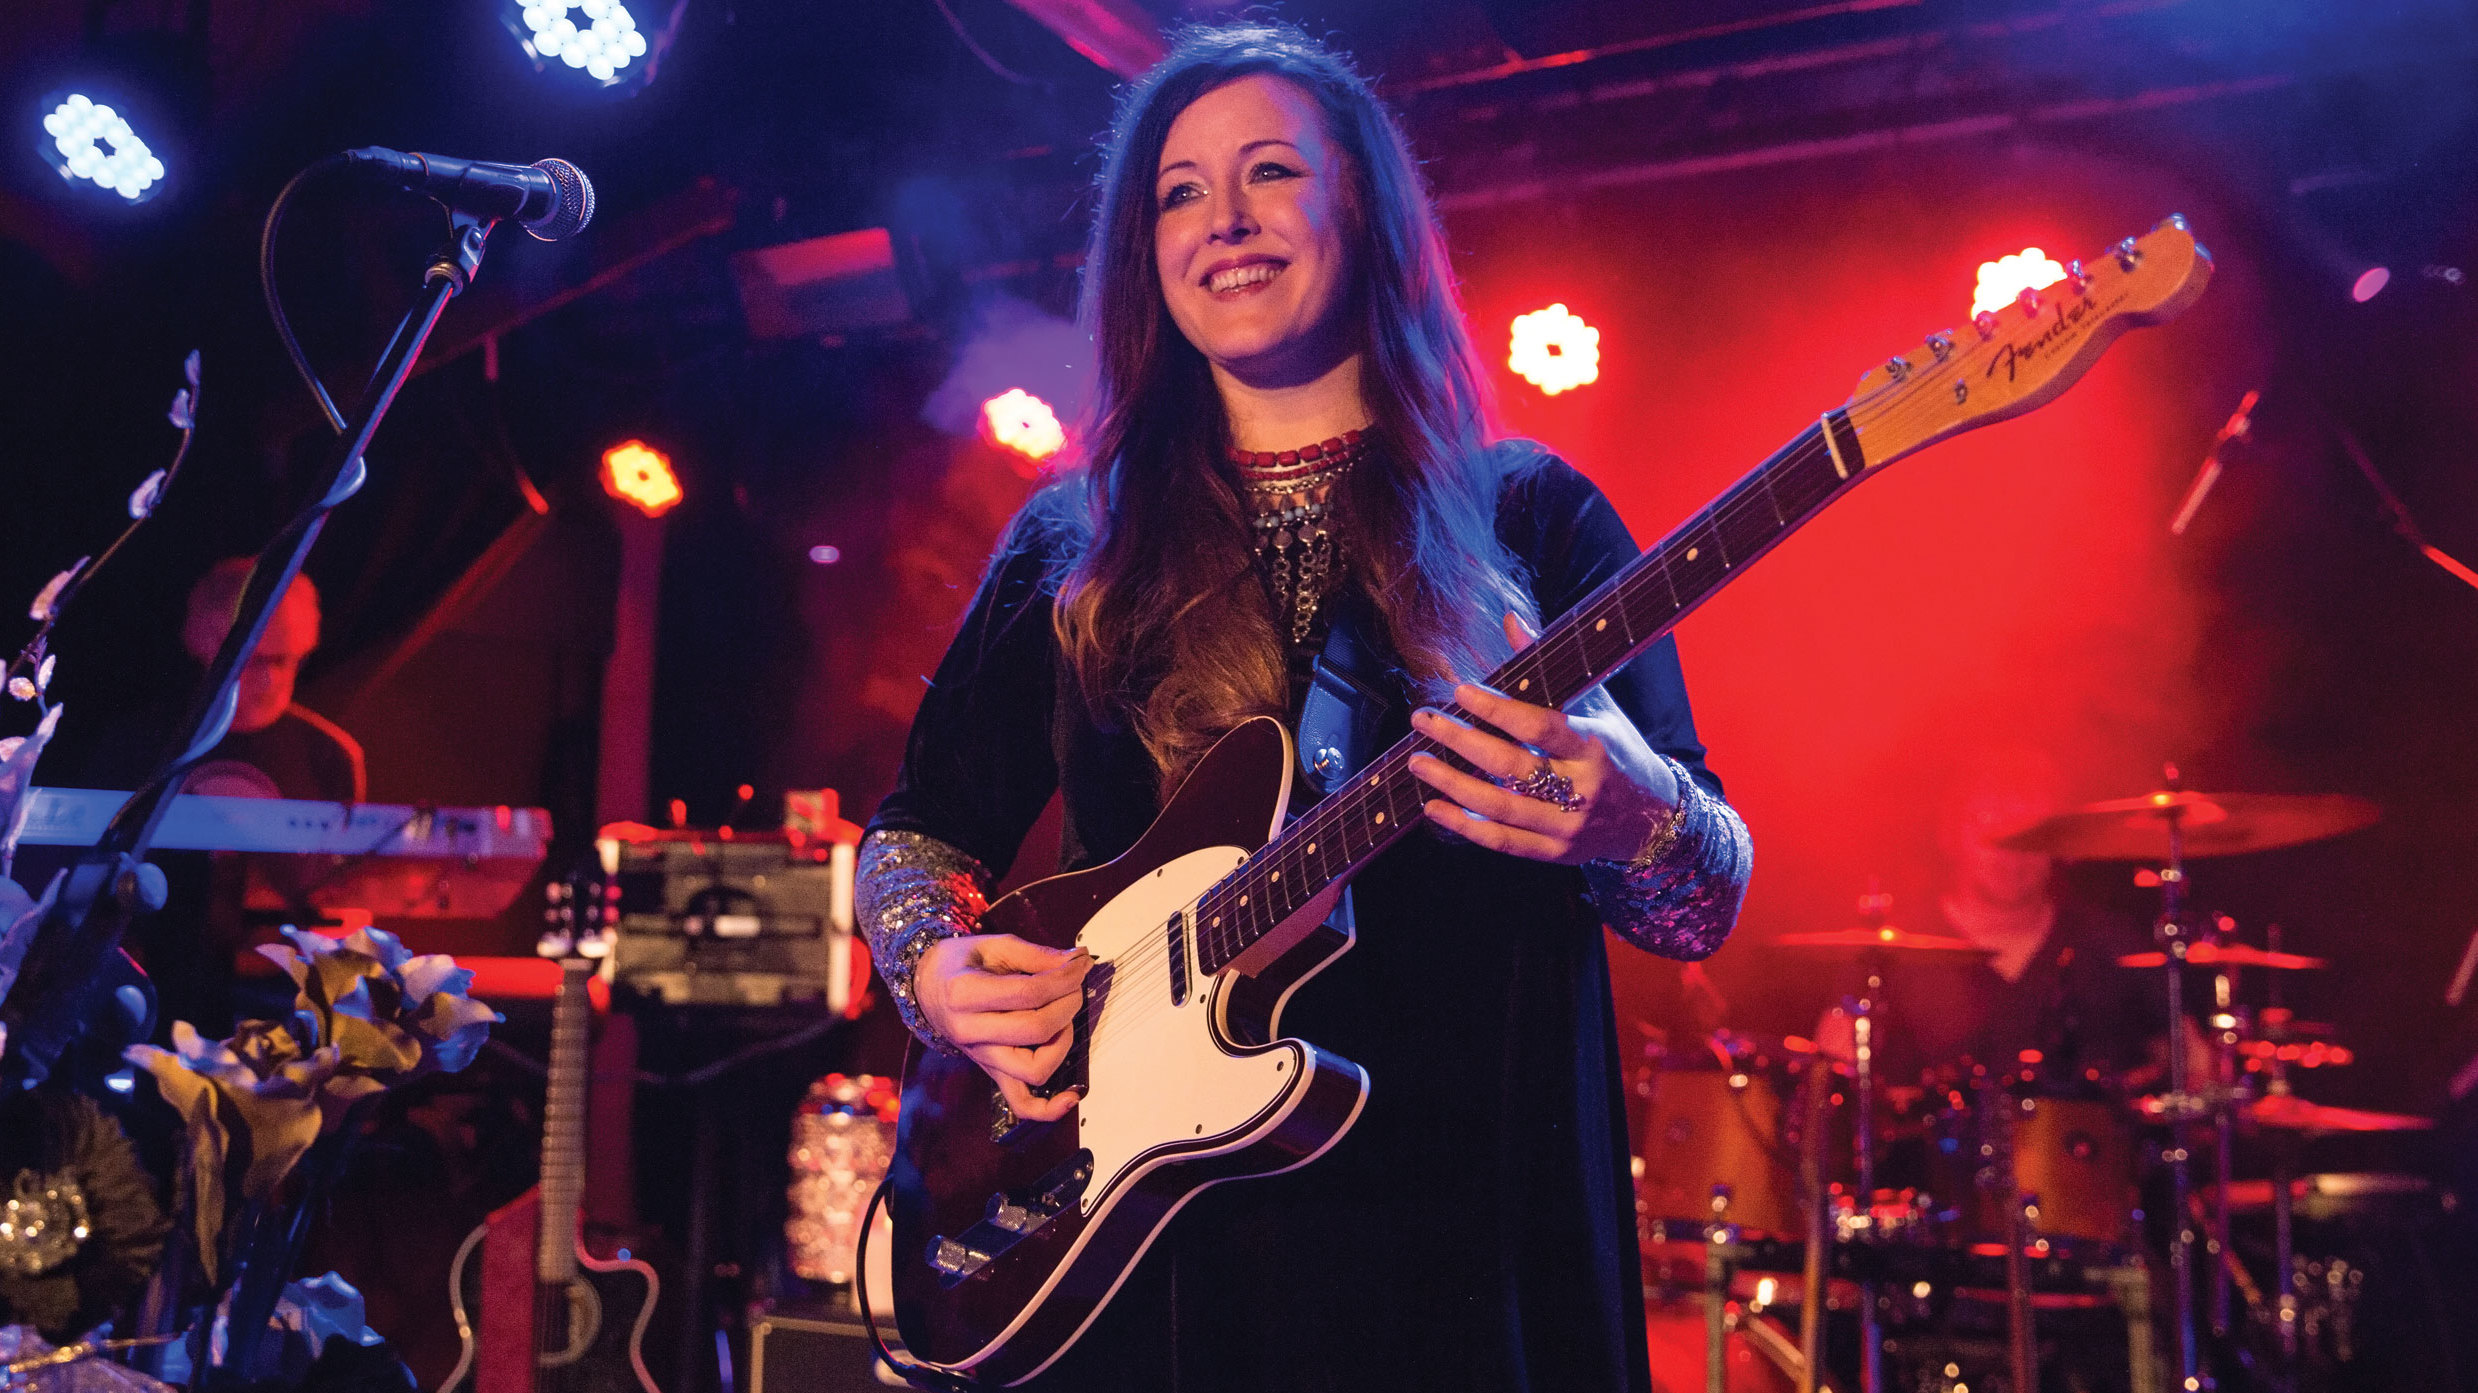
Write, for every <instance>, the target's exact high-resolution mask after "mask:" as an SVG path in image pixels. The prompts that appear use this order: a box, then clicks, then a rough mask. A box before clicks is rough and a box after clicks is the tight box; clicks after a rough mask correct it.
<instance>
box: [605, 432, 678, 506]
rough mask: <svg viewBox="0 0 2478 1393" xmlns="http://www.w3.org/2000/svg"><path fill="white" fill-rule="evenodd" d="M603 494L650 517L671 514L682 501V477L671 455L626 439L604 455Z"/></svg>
mask: <svg viewBox="0 0 2478 1393" xmlns="http://www.w3.org/2000/svg"><path fill="white" fill-rule="evenodd" d="M602 491H603V492H604V493H607V494H609V495H611V496H612V497H613V498H616V499H618V500H619V501H621V502H622V503H626V504H629V505H630V506H632V507H634V508H635V509H636V510H637V511H638V512H640V513H643V514H645V515H646V516H647V517H649V518H658V517H661V516H662V515H663V514H665V513H667V512H670V511H671V510H672V508H673V507H674V506H676V505H677V504H678V503H679V501H680V499H681V498H683V497H685V495H684V494H682V493H681V492H680V476H679V475H677V474H674V473H672V472H671V456H669V455H666V454H664V453H663V452H662V451H660V450H657V449H655V448H654V447H653V446H651V445H648V444H646V443H645V442H644V441H642V440H625V441H622V442H620V443H619V444H617V445H614V446H612V447H611V448H610V449H608V450H605V451H603V452H602Z"/></svg>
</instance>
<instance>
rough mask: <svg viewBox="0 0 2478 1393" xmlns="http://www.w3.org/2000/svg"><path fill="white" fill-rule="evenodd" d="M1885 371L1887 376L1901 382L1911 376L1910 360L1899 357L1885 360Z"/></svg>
mask: <svg viewBox="0 0 2478 1393" xmlns="http://www.w3.org/2000/svg"><path fill="white" fill-rule="evenodd" d="M1884 371H1885V375H1886V376H1888V377H1890V378H1892V379H1893V380H1894V381H1895V382H1899V381H1901V380H1903V379H1904V378H1907V377H1908V376H1910V360H1909V359H1907V358H1903V357H1900V356H1898V355H1897V356H1895V357H1891V358H1887V359H1885V360H1884Z"/></svg>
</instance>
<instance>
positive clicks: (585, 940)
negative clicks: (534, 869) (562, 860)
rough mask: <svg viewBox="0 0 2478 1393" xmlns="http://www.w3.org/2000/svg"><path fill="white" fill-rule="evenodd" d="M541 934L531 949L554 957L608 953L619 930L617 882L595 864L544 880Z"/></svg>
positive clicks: (590, 956)
mask: <svg viewBox="0 0 2478 1393" xmlns="http://www.w3.org/2000/svg"><path fill="white" fill-rule="evenodd" d="M542 897H543V899H544V901H545V903H544V905H543V908H542V937H541V938H540V939H538V940H536V941H535V943H534V946H533V951H534V953H535V955H536V956H538V957H545V958H552V959H557V960H563V961H565V960H570V959H576V958H588V959H593V960H596V961H599V960H601V959H603V958H607V957H609V956H610V955H611V939H612V938H613V937H614V936H615V935H616V934H617V933H618V932H619V882H618V881H616V880H614V879H612V878H611V877H609V876H606V875H604V874H603V873H602V871H601V869H600V868H599V867H597V866H593V865H588V864H580V865H578V866H577V868H576V869H574V870H572V871H570V872H569V873H568V874H567V875H565V876H562V877H560V878H558V879H556V880H552V881H548V882H546V883H544V885H543V887H542Z"/></svg>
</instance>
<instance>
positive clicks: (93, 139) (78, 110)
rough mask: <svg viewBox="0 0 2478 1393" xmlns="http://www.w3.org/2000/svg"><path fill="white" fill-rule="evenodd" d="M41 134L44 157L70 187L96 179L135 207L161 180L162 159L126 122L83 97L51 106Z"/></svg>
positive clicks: (75, 96)
mask: <svg viewBox="0 0 2478 1393" xmlns="http://www.w3.org/2000/svg"><path fill="white" fill-rule="evenodd" d="M43 136H44V139H43V144H42V150H43V156H44V158H45V159H48V160H50V161H51V164H52V168H54V169H57V170H59V171H60V177H61V178H63V179H66V180H68V181H69V182H71V183H76V182H77V181H78V180H80V179H88V180H92V181H93V182H94V183H95V184H96V185H97V186H98V187H101V188H106V189H110V190H111V191H112V192H114V193H116V194H119V195H120V196H121V197H122V198H125V199H127V200H128V201H129V202H131V203H136V202H139V201H140V200H142V199H145V198H146V197H148V196H149V194H150V193H151V192H152V191H153V190H154V188H155V186H156V185H157V184H158V183H160V182H162V180H163V176H164V167H163V161H162V160H160V159H158V158H156V156H155V152H154V151H152V150H149V149H148V148H146V142H145V141H143V140H140V139H139V138H138V133H137V132H136V131H134V130H131V129H130V127H129V121H128V118H126V117H124V116H122V115H121V114H120V113H119V112H117V111H114V110H113V109H112V108H110V107H108V106H104V105H102V104H100V103H98V102H96V101H94V100H93V99H92V98H89V97H87V96H86V95H85V94H83V93H78V92H72V93H70V94H69V95H67V96H65V97H62V98H60V99H59V100H58V101H57V102H54V103H52V110H51V114H50V115H48V116H45V117H44V118H43Z"/></svg>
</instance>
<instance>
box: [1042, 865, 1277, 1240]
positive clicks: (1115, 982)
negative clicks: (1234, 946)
mask: <svg viewBox="0 0 2478 1393" xmlns="http://www.w3.org/2000/svg"><path fill="white" fill-rule="evenodd" d="M1245 859H1247V857H1246V853H1244V852H1242V851H1241V850H1240V849H1239V848H1237V847H1209V848H1207V849H1205V850H1203V851H1191V852H1189V853H1188V854H1187V855H1185V856H1182V857H1179V858H1178V859H1176V860H1174V861H1170V862H1168V863H1166V864H1164V865H1163V866H1161V867H1160V868H1159V869H1157V870H1155V871H1154V872H1153V873H1152V874H1151V875H1148V876H1146V877H1145V878H1144V879H1142V880H1139V881H1137V882H1136V883H1135V884H1133V885H1131V886H1129V887H1127V888H1126V889H1125V890H1123V891H1120V892H1119V895H1118V898H1116V899H1114V900H1112V901H1110V903H1109V904H1107V905H1105V906H1103V908H1102V910H1101V912H1100V913H1098V914H1095V915H1094V916H1093V917H1092V918H1091V919H1090V920H1088V921H1087V922H1086V923H1085V925H1084V931H1083V933H1082V934H1080V935H1079V936H1078V942H1080V943H1082V944H1083V945H1084V946H1085V947H1086V948H1087V949H1089V950H1091V952H1092V954H1093V960H1094V961H1095V962H1097V963H1108V964H1111V965H1112V977H1111V980H1110V984H1109V988H1108V992H1107V994H1106V995H1105V996H1104V997H1103V999H1102V1009H1101V1011H1100V1013H1099V1015H1098V1017H1097V1019H1095V1020H1094V1021H1093V1022H1092V1025H1091V1028H1090V1039H1091V1050H1090V1056H1089V1059H1088V1062H1087V1065H1086V1072H1085V1077H1086V1079H1087V1081H1088V1083H1089V1085H1090V1086H1089V1088H1088V1089H1087V1091H1086V1093H1085V1095H1084V1101H1083V1102H1082V1103H1080V1104H1079V1105H1078V1106H1077V1109H1076V1115H1077V1119H1078V1122H1079V1124H1080V1125H1081V1127H1082V1132H1081V1138H1082V1141H1083V1144H1084V1146H1085V1148H1086V1149H1087V1150H1089V1151H1091V1152H1092V1153H1093V1180H1092V1183H1091V1184H1090V1185H1088V1186H1087V1187H1086V1189H1085V1198H1084V1207H1085V1209H1086V1210H1087V1212H1089V1211H1090V1210H1091V1209H1092V1208H1093V1207H1094V1206H1095V1205H1096V1204H1097V1203H1098V1202H1099V1201H1100V1200H1101V1199H1102V1198H1103V1197H1104V1196H1106V1195H1108V1194H1109V1193H1111V1192H1112V1191H1113V1190H1114V1189H1115V1188H1116V1184H1117V1182H1119V1181H1121V1180H1123V1179H1126V1178H1128V1177H1129V1176H1130V1175H1131V1173H1132V1172H1135V1171H1138V1170H1141V1169H1142V1168H1143V1166H1144V1158H1145V1156H1146V1154H1147V1153H1148V1152H1152V1151H1154V1150H1156V1149H1158V1148H1161V1147H1166V1146H1173V1145H1177V1144H1178V1143H1180V1142H1193V1141H1194V1140H1196V1139H1197V1138H1199V1137H1227V1140H1226V1142H1225V1144H1224V1145H1222V1146H1220V1147H1215V1148H1207V1149H1205V1150H1202V1151H1191V1152H1188V1153H1186V1154H1188V1155H1210V1154H1213V1153H1214V1152H1215V1151H1227V1150H1233V1149H1236V1148H1238V1147H1240V1146H1244V1145H1246V1144H1247V1143H1248V1142H1249V1141H1250V1140H1252V1139H1253V1138H1254V1137H1255V1136H1256V1135H1257V1134H1258V1133H1261V1132H1262V1131H1263V1128H1262V1127H1253V1128H1251V1127H1248V1123H1249V1121H1250V1120H1251V1119H1256V1118H1259V1117H1260V1115H1262V1114H1264V1113H1265V1112H1266V1110H1267V1109H1268V1108H1270V1107H1271V1106H1272V1105H1273V1104H1274V1103H1275V1101H1276V1100H1278V1099H1280V1098H1281V1096H1282V1093H1283V1091H1284V1090H1285V1089H1287V1088H1289V1087H1290V1086H1291V1085H1292V1084H1293V1083H1294V1082H1296V1081H1297V1079H1298V1075H1299V1070H1300V1068H1301V1065H1302V1060H1303V1059H1304V1057H1305V1050H1304V1049H1303V1048H1302V1047H1301V1046H1300V1045H1298V1044H1296V1043H1294V1042H1288V1041H1284V1042H1277V1043H1276V1044H1275V1045H1273V1046H1272V1047H1271V1048H1268V1049H1265V1050H1261V1051H1257V1052H1254V1053H1251V1054H1244V1055H1234V1054H1231V1053H1228V1052H1226V1051H1225V1050H1224V1049H1223V1048H1222V1047H1221V1046H1220V1045H1219V1044H1218V1043H1216V1041H1215V1038H1214V1033H1213V1016H1214V1012H1215V1010H1216V1001H1215V997H1216V994H1217V993H1218V991H1219V990H1220V989H1221V986H1222V983H1221V982H1220V981H1219V979H1216V978H1210V977H1204V976H1200V975H1198V974H1196V973H1195V971H1194V958H1193V952H1192V946H1193V945H1192V935H1189V938H1190V940H1191V941H1190V944H1189V976H1188V992H1187V1000H1186V1002H1185V1004H1184V1005H1173V1004H1172V1002H1171V996H1170V987H1171V981H1170V955H1169V953H1168V951H1167V948H1168V944H1167V936H1166V934H1165V933H1164V930H1163V926H1164V925H1166V924H1167V923H1169V922H1170V918H1171V916H1172V915H1174V914H1177V913H1179V912H1180V911H1181V910H1183V909H1185V908H1186V907H1187V906H1189V905H1191V904H1193V903H1194V902H1195V901H1196V899H1197V898H1198V897H1199V896H1201V895H1203V894H1204V892H1205V891H1206V890H1207V889H1209V888H1211V887H1212V886H1213V884H1214V883H1215V882H1217V881H1219V880H1221V879H1222V878H1223V877H1224V876H1227V875H1229V874H1230V872H1231V870H1232V869H1233V868H1234V867H1236V866H1237V865H1238V864H1239V863H1240V862H1241V861H1243V860H1245ZM1264 1120H1265V1121H1267V1122H1270V1121H1271V1120H1272V1119H1271V1118H1265V1119H1264ZM1242 1128H1246V1129H1247V1130H1246V1132H1245V1133H1244V1134H1242V1135H1229V1134H1233V1133H1239V1132H1240V1129H1242Z"/></svg>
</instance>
